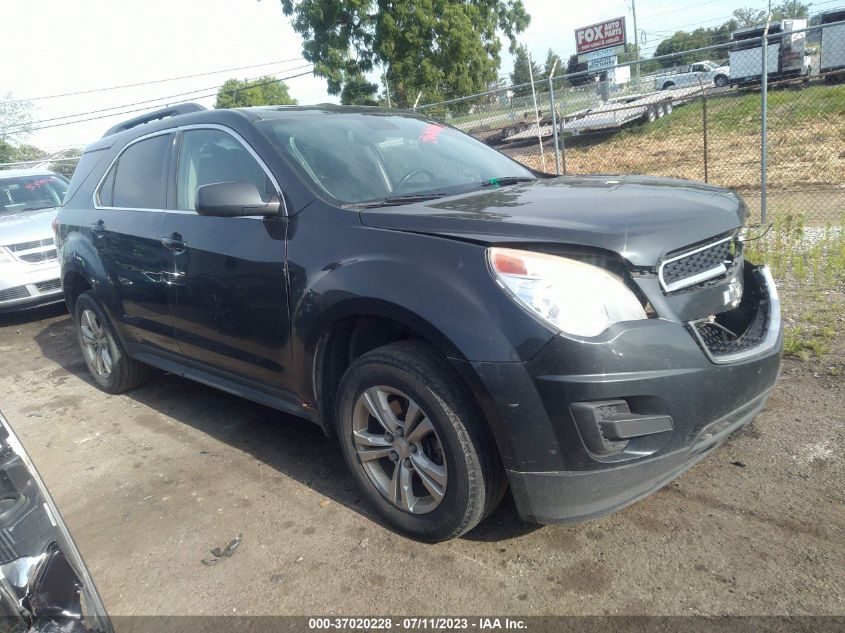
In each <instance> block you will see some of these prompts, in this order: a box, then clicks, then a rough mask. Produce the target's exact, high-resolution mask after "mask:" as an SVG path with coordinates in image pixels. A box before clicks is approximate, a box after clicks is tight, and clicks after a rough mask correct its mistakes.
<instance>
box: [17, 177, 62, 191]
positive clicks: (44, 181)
mask: <svg viewBox="0 0 845 633" xmlns="http://www.w3.org/2000/svg"><path fill="white" fill-rule="evenodd" d="M54 180H55V178H39V179H38V180H33V181H32V182H28V183H26V184H25V185H24V189H29V190H30V191H35V190H36V189H38V187H41V186H42V185H46V184H47V183H48V182H53V181H54Z"/></svg>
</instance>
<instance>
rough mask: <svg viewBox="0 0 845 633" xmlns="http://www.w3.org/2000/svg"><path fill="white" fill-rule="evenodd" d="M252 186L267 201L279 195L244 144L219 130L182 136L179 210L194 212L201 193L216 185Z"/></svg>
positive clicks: (178, 174)
mask: <svg viewBox="0 0 845 633" xmlns="http://www.w3.org/2000/svg"><path fill="white" fill-rule="evenodd" d="M230 181H242V182H251V183H252V184H254V185H255V188H256V189H258V191H259V192H260V193H261V194H262V196H264V199H265V200H266V199H267V197H268V196H269V195H271V194H274V193H276V191H275V186H274V185H273V181H272V180H270V178H269V176H268V175H267V173H266V172H265V171H264V169H263V168H262V167H261V165H260V164H259V163H258V161H257V160H255V158H254V157H253V156H252V154H250V152H249V150H247V148H246V147H244V146H243V145H242V144H241V143H240V141H238V140H237V139H236V138H235V137H233V136H232V135H231V134H228V133H227V132H224V131H222V130H217V129H209V130H188V131H186V132H185V133H184V134H183V135H182V147H181V149H180V150H179V167H178V170H177V177H176V208H177V209H180V210H186V211H194V210H195V208H196V201H197V189H199V188H200V187H201V186H203V185H208V184H211V183H215V182H230Z"/></svg>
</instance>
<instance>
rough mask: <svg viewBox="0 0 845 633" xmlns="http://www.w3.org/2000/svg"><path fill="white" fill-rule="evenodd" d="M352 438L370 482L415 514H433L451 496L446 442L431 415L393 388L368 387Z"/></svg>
mask: <svg viewBox="0 0 845 633" xmlns="http://www.w3.org/2000/svg"><path fill="white" fill-rule="evenodd" d="M352 441H353V443H354V446H355V451H356V453H357V455H358V460H359V462H360V464H361V466H362V467H363V469H364V472H366V474H367V477H368V478H369V479H370V482H372V484H373V485H374V486H375V487H376V489H377V490H378V491H379V492H380V493H381V495H382V496H383V497H384V498H385V499H387V500H388V501H389V502H390V503H391V504H393V505H394V506H396V507H397V508H399V509H400V510H403V511H404V512H409V513H411V514H426V513H428V512H431V511H432V510H434V509H435V508H437V506H439V505H440V502H441V501H442V500H443V497H444V496H445V494H446V484H447V473H446V459H445V454H444V451H443V443H442V442H441V440H440V436H439V435H438V434H437V431H436V429H435V428H434V425H433V424H432V422H431V420H430V419H429V417H428V415H427V414H426V413H425V412H424V411H423V410H422V409H421V408H420V406H419V405H418V404H417V403H416V402H414V400H413V399H411V398H410V397H409V396H407V395H406V394H404V393H402V392H401V391H399V390H398V389H394V388H392V387H387V386H383V385H382V386H376V387H370V388H369V389H366V390H365V391H364V392H363V393H362V394H361V395H360V396H359V397H358V400H357V401H356V403H355V408H354V411H353V413H352Z"/></svg>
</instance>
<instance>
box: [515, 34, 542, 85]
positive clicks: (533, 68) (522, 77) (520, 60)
mask: <svg viewBox="0 0 845 633" xmlns="http://www.w3.org/2000/svg"><path fill="white" fill-rule="evenodd" d="M532 73H533V75H534V81H537V80H538V79H541V78H542V74H541V72H540V67H539V66H538V65H537V63H536V62H535V61H534V60H533V59H531V55H529V54H528V49H527V48H525V46H517V47H516V51H515V53H514V58H513V72H512V73H511V84H513V85H514V86H516V85H518V84H527V83H529V82H530V81H531V76H532ZM514 94H516V95H518V96H520V95H526V94H531V87H530V86H527V87H525V88H519V89H517V90H515V91H514Z"/></svg>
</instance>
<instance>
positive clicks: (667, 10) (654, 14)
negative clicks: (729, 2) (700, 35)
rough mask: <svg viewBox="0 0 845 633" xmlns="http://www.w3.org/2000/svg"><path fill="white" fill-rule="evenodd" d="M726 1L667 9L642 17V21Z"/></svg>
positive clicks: (718, 0) (697, 3)
mask: <svg viewBox="0 0 845 633" xmlns="http://www.w3.org/2000/svg"><path fill="white" fill-rule="evenodd" d="M724 1H725V0H706V1H705V2H696V3H695V4H688V5H686V6H683V7H675V8H674V9H666V10H665V11H657V12H655V13H647V14H645V15H640V19H641V20H642V19H646V18H653V17H657V16H658V15H666V14H667V13H677V12H678V11H686V10H687V9H696V8H698V7H702V6H704V5H706V4H715V3H717V2H724Z"/></svg>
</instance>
